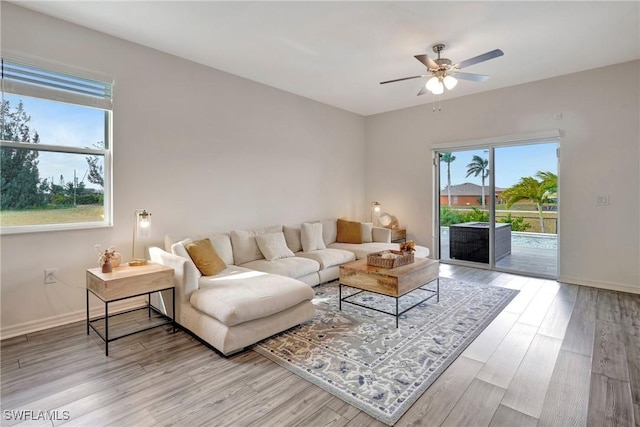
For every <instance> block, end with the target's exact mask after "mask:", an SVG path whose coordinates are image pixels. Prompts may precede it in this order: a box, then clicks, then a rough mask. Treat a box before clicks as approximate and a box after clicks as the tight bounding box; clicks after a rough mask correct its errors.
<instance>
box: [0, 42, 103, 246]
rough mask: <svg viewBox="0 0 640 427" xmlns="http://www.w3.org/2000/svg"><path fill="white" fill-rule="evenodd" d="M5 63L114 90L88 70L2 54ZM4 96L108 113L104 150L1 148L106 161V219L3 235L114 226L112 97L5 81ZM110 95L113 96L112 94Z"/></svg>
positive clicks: (0, 230)
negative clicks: (61, 103) (53, 102)
mask: <svg viewBox="0 0 640 427" xmlns="http://www.w3.org/2000/svg"><path fill="white" fill-rule="evenodd" d="M2 59H3V60H7V61H10V62H15V63H18V64H21V65H25V66H32V67H34V68H39V69H42V70H46V71H49V72H53V73H61V74H66V75H70V76H73V77H77V78H79V79H88V80H93V81H96V82H100V83H104V84H108V85H109V88H110V91H112V90H113V78H111V77H108V76H105V75H102V74H98V73H95V72H92V71H87V70H78V69H74V68H70V67H67V66H62V65H60V64H55V63H50V62H44V61H41V60H34V59H31V58H29V59H26V58H24V57H20V56H17V55H7V54H5V53H3V55H2ZM1 84H2V87H1V90H2V95H3V99H4V93H9V94H12V95H16V96H25V97H30V98H37V99H43V100H49V101H57V102H64V103H68V104H73V105H79V106H84V107H90V108H97V109H101V110H104V111H105V113H106V114H105V116H106V123H105V136H104V137H105V141H104V148H103V149H98V148H85V147H73V146H62V145H50V144H42V143H38V144H25V143H23V142H15V141H4V140H0V147H8V148H21V149H25V148H26V149H29V150H33V151H45V152H46V151H48V152H56V153H64V154H84V155H89V156H91V155H98V156H103V158H104V166H103V167H104V171H103V172H104V177H103V179H104V186H103V191H104V193H103V209H104V219H103V220H102V221H93V222H75V223H56V224H34V225H23V226H0V235H9V234H21V233H35V232H46V231H63V230H78V229H89V228H104V227H112V226H113V179H112V177H113V155H112V152H113V109H112V96H110V97H108V98H106V97H105V98H99V97H93V96H87V95H83V94H79V93H72V92H68V91H63V90H56V89H55V88H49V87H43V86H38V85H32V84H28V83H23V82H20V81H13V80H7V79H4V78H2V83H1ZM109 95H111V93H110V94H109Z"/></svg>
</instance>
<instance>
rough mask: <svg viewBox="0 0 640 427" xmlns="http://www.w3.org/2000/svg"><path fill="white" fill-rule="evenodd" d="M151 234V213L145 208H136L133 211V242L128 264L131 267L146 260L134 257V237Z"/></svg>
mask: <svg viewBox="0 0 640 427" xmlns="http://www.w3.org/2000/svg"><path fill="white" fill-rule="evenodd" d="M150 236H151V214H150V213H149V212H147V211H146V209H136V210H135V211H133V244H132V246H131V261H129V265H130V266H132V267H138V266H141V265H145V264H146V263H147V260H146V259H144V258H142V259H140V258H136V237H139V238H143V237H150Z"/></svg>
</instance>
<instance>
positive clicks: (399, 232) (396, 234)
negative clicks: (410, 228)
mask: <svg viewBox="0 0 640 427" xmlns="http://www.w3.org/2000/svg"><path fill="white" fill-rule="evenodd" d="M406 241H407V229H406V228H392V229H391V243H402V242H406Z"/></svg>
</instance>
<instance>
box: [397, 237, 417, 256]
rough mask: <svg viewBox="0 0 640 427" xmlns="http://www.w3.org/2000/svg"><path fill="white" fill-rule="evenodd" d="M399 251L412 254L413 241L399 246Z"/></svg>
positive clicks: (414, 245) (413, 248) (413, 250)
mask: <svg viewBox="0 0 640 427" xmlns="http://www.w3.org/2000/svg"><path fill="white" fill-rule="evenodd" d="M400 251H402V252H408V253H414V252H415V251H416V244H415V242H414V241H413V240H409V241H408V242H404V243H401V244H400Z"/></svg>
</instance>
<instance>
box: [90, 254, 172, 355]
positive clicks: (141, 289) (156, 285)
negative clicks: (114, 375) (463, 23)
mask: <svg viewBox="0 0 640 427" xmlns="http://www.w3.org/2000/svg"><path fill="white" fill-rule="evenodd" d="M173 273H174V272H173V268H169V267H165V266H164V265H161V264H156V263H152V262H150V263H148V264H146V265H143V266H138V267H131V266H129V265H127V264H124V265H122V266H120V267H117V268H114V269H113V271H112V272H111V273H103V272H102V269H101V268H90V269H88V270H87V335H89V328H91V329H93V330H94V331H95V333H96V334H98V336H99V337H100V338H102V340H103V341H104V342H105V356H109V343H110V342H111V341H115V340H117V339H119V338H123V337H126V336H129V335H132V334H136V333H138V332H142V331H146V330H148V329H151V328H157V327H159V326H163V325H166V324H172V325H173V332H174V333H175V331H176V322H175V316H176V290H175V285H174V283H173ZM167 290H171V291H172V308H173V310H172V313H173V317H169V316H166V315H165V314H163V313H162V312H161V311H160V310H159V309H158V308H156V307H154V306H153V305H152V304H151V294H152V293H155V292H161V291H167ZM89 293H92V294H93V295H95V296H96V297H98V298H99V299H100V300H101V301H102V302H104V316H102V317H97V318H95V319H90V318H89ZM142 295H147V305H146V306H144V307H140V308H136V309H133V310H128V311H125V312H120V313H117V314H109V303H111V302H115V301H120V300H124V299H128V298H134V297H139V296H142ZM137 310H148V312H149V318H151V311H152V310H153V311H155V312H156V313H158V314H160V316H161V322H159V323H154V324H152V325H151V326H147V327H144V328H141V329H137V330H135V331H133V332H128V333H125V334H122V335H118V336H111V337H110V336H109V319H110V318H112V317H115V316H119V315H121V314H125V313H130V312H133V311H137ZM101 320H104V335H103V334H102V333H101V332H100V331H99V330H98V329H97V328H96V327H95V326H94V325H93V324H94V323H95V322H99V321H101Z"/></svg>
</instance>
